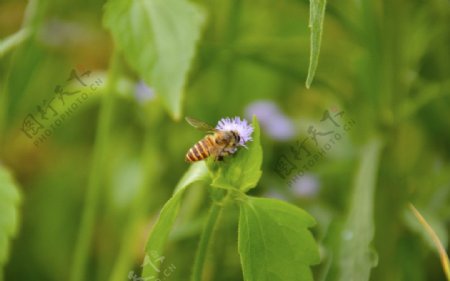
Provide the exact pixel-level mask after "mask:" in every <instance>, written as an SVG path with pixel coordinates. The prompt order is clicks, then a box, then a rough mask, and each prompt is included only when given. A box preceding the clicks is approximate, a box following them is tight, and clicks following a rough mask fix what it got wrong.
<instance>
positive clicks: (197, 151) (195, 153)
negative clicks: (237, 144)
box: [185, 136, 214, 163]
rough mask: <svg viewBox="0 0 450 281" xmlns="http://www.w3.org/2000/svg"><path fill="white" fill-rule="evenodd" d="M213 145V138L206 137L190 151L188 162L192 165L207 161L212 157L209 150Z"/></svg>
mask: <svg viewBox="0 0 450 281" xmlns="http://www.w3.org/2000/svg"><path fill="white" fill-rule="evenodd" d="M213 145H214V140H212V139H211V136H206V137H205V138H203V139H202V140H200V141H199V142H197V143H196V144H195V145H194V146H193V147H191V148H190V149H189V151H188V153H186V157H185V160H186V162H189V163H191V162H196V161H200V160H203V159H206V158H207V157H208V156H209V155H210V151H209V149H208V148H209V147H212V146H213Z"/></svg>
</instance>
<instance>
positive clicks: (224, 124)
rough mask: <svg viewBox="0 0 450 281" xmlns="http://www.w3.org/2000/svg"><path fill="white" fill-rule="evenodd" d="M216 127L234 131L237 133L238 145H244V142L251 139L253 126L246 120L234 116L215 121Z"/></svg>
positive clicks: (221, 129)
mask: <svg viewBox="0 0 450 281" xmlns="http://www.w3.org/2000/svg"><path fill="white" fill-rule="evenodd" d="M216 129H217V130H219V131H236V132H237V133H238V134H239V137H240V141H239V145H240V146H245V143H246V142H248V141H251V140H252V137H251V135H252V133H253V127H252V125H250V124H249V123H248V122H247V120H245V119H242V120H241V118H239V117H234V118H228V117H227V118H222V119H220V120H219V122H218V123H217V126H216Z"/></svg>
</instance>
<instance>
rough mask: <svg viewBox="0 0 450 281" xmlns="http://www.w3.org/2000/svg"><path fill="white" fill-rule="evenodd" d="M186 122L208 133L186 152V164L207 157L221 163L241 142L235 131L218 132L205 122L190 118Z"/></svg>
mask: <svg viewBox="0 0 450 281" xmlns="http://www.w3.org/2000/svg"><path fill="white" fill-rule="evenodd" d="M186 121H187V122H188V123H189V124H190V125H191V126H193V127H194V128H196V129H199V130H203V131H207V132H209V133H210V134H208V135H206V136H205V137H204V138H203V139H201V140H200V141H199V142H197V143H196V144H195V145H194V146H192V147H191V148H190V149H189V150H188V152H187V153H186V157H185V158H184V159H185V161H186V162H188V163H193V162H196V161H200V160H203V159H206V158H208V157H209V156H212V157H214V160H215V161H222V160H223V158H224V157H225V156H228V155H231V154H233V153H235V152H236V151H237V149H238V145H239V142H240V141H241V137H240V136H239V133H238V132H237V131H234V130H229V131H222V130H218V129H215V128H213V127H212V126H210V125H208V124H206V123H205V122H202V121H199V120H196V119H194V118H190V117H186Z"/></svg>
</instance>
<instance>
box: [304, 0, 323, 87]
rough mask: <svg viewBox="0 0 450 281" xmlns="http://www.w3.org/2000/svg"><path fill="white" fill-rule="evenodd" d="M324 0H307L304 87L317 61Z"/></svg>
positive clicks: (307, 84) (312, 74) (320, 40)
mask: <svg viewBox="0 0 450 281" xmlns="http://www.w3.org/2000/svg"><path fill="white" fill-rule="evenodd" d="M326 3H327V1H326V0H309V28H311V50H310V56H309V68H308V77H307V78H306V88H308V89H309V87H310V86H311V83H312V81H313V79H314V75H315V74H316V69H317V64H318V63H319V54H320V44H321V42H322V32H323V20H324V18H325V7H326Z"/></svg>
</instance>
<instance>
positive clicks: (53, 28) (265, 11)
mask: <svg viewBox="0 0 450 281" xmlns="http://www.w3.org/2000/svg"><path fill="white" fill-rule="evenodd" d="M197 2H198V4H199V5H200V6H201V7H203V9H204V12H205V13H206V15H207V21H206V22H205V24H204V27H203V31H202V36H201V39H200V41H199V42H198V44H197V47H196V55H195V57H194V60H193V61H192V63H191V69H190V71H189V73H188V76H187V83H186V86H185V94H184V97H183V99H182V109H183V114H182V116H183V117H184V116H192V117H195V118H197V119H200V120H204V121H206V122H208V123H210V124H216V122H217V121H218V120H219V119H220V118H222V117H226V116H242V117H245V118H247V119H249V118H251V116H252V115H253V114H255V115H256V116H257V117H258V119H259V122H260V124H261V128H262V140H261V141H262V145H263V153H264V162H263V168H262V170H263V176H262V179H261V181H260V184H259V186H258V188H256V189H255V190H254V191H252V192H253V193H254V194H255V195H258V196H265V197H277V198H281V199H283V200H286V201H289V202H291V203H293V204H296V205H298V206H300V207H302V208H304V209H305V210H307V211H308V212H309V213H311V214H312V215H313V216H314V217H315V218H316V220H317V226H316V227H315V228H314V229H313V232H314V235H315V237H316V239H317V241H318V243H319V245H320V250H321V256H322V262H321V263H320V264H319V265H317V266H315V267H314V268H313V270H314V274H315V277H316V280H352V279H349V278H350V277H351V275H348V274H349V272H352V270H357V271H358V270H361V271H363V270H367V269H368V270H370V268H372V267H373V268H372V271H371V274H370V280H383V281H390V280H408V281H416V280H417V281H420V280H427V281H429V280H445V275H444V272H443V269H442V266H441V263H440V260H439V257H438V255H437V254H436V251H435V246H434V244H433V243H432V242H431V240H430V239H429V238H428V236H427V234H426V233H425V232H424V230H423V227H421V226H420V225H419V224H418V223H417V221H416V219H415V218H414V217H413V215H412V213H411V212H410V210H409V209H408V203H409V202H411V203H413V204H414V205H415V206H416V207H417V208H418V209H419V210H420V211H421V213H422V214H423V215H424V216H425V218H426V219H427V221H428V222H429V223H430V224H431V226H432V227H433V229H434V230H435V231H436V232H437V234H438V236H439V238H440V239H441V241H442V243H443V244H444V246H445V247H446V249H448V238H449V236H448V233H449V229H450V118H449V117H450V115H449V110H450V3H449V2H448V1H446V0H430V1H419V0H413V1H404V0H397V1H389V0H382V1H349V0H347V1H339V2H333V1H331V2H329V3H328V5H327V10H326V16H325V22H324V34H323V41H322V48H321V53H320V60H319V66H318V69H317V72H316V77H315V80H314V82H313V84H312V86H311V88H310V89H306V88H305V86H304V85H305V79H306V76H307V70H308V63H309V52H310V34H309V32H310V30H309V28H308V18H309V2H308V1H303V0H282V1H269V0H261V1H239V0H230V1H197ZM104 4H105V2H104V1H61V2H58V1H52V2H50V1H31V2H30V3H28V2H26V1H20V0H16V1H9V0H2V2H1V3H0V38H7V37H8V36H11V35H13V34H15V33H16V32H22V33H21V34H19V39H18V40H15V41H13V42H15V43H13V44H12V46H9V47H5V46H6V44H5V42H6V41H2V42H1V44H0V46H1V51H0V89H1V95H0V102H1V103H0V165H1V166H3V167H4V168H7V169H8V170H10V171H11V173H12V174H13V175H14V178H15V179H16V182H17V184H18V186H19V189H20V195H21V196H20V197H21V202H20V205H19V207H18V217H19V223H18V228H17V233H16V235H15V238H13V239H12V240H11V242H10V247H9V259H8V261H7V262H6V264H5V268H4V280H8V281H9V280H68V279H69V277H68V276H69V275H71V274H73V268H74V267H75V265H74V263H75V262H74V260H75V256H76V255H77V254H76V251H77V250H76V249H77V247H79V243H80V240H79V235H80V233H81V232H83V226H81V222H82V217H83V213H85V212H86V210H90V211H91V212H92V214H93V216H92V218H93V221H91V222H92V224H93V229H92V233H90V235H87V237H88V238H89V239H88V241H85V242H86V243H87V245H88V252H87V257H88V260H87V263H86V265H87V270H86V274H85V276H84V277H83V278H82V280H133V278H132V277H133V272H136V273H138V272H139V269H140V264H141V263H142V260H143V255H144V254H143V250H144V246H145V242H146V239H147V237H148V233H149V231H150V229H151V226H152V224H153V223H154V222H155V219H156V218H157V216H158V213H159V210H160V208H161V207H162V205H163V204H164V202H165V201H166V200H167V199H168V198H169V197H170V195H171V193H172V191H173V188H174V187H175V185H176V183H177V181H178V179H179V178H180V177H181V176H182V175H183V173H184V172H185V171H186V170H187V168H188V164H187V163H185V162H184V161H183V159H184V154H185V153H186V151H187V150H188V149H189V148H190V146H191V145H193V144H194V143H195V142H196V141H198V140H199V139H200V138H201V137H203V134H202V133H201V132H199V131H196V130H195V129H193V128H192V127H190V126H189V125H188V124H187V123H186V122H184V121H183V120H182V119H181V120H173V119H172V118H171V117H170V115H169V114H168V113H167V111H166V110H165V109H164V107H163V106H162V103H161V100H160V97H159V96H158V95H157V94H156V95H155V93H154V90H153V88H152V85H148V84H146V83H144V82H143V79H142V77H140V76H139V74H138V73H137V72H135V71H133V68H132V67H130V65H128V64H127V62H126V60H125V59H124V58H123V56H122V54H120V53H119V55H118V58H117V60H116V61H115V62H114V61H113V62H111V61H112V60H111V57H112V56H113V53H114V44H113V40H112V38H111V34H110V32H109V31H108V30H106V29H105V28H104V27H103V25H102V16H103V12H104V10H103V6H104ZM20 30H22V31H20ZM144 36H145V35H144ZM16 39H17V38H16ZM141 51H142V52H146V51H147V50H146V49H142V50H141ZM123 52H127V50H123ZM112 63H116V64H117V65H116V66H115V68H116V69H118V71H117V73H115V76H112V75H111V74H108V71H109V70H110V69H111V64H112ZM72 71H75V73H77V74H78V75H80V81H78V80H77V79H72V80H71V81H68V78H69V77H71V74H73V72H72ZM82 74H85V75H84V76H82ZM108 77H109V78H111V77H113V78H114V79H115V80H116V82H115V83H110V84H108V83H107V82H108V79H109V78H108ZM58 85H60V86H64V87H65V88H64V89H66V91H67V92H65V94H64V95H63V96H58V93H57V88H58ZM92 85H95V86H94V87H93V86H92ZM108 85H109V86H108ZM111 85H112V86H111ZM77 91H79V92H77ZM82 94H84V96H82ZM105 95H106V96H107V97H106V98H105ZM77 98H78V99H81V102H80V101H79V100H78V101H77ZM62 99H64V104H63V103H62ZM51 101H52V102H54V108H53V109H54V111H52V110H50V111H47V112H46V114H45V116H46V117H47V118H48V119H47V120H45V121H43V122H42V123H41V126H42V128H41V130H40V131H39V133H38V134H37V135H36V136H34V135H33V137H29V136H27V135H26V134H25V133H24V131H23V129H24V125H25V124H30V123H26V121H27V120H28V121H29V120H30V119H27V118H30V114H31V115H33V116H35V118H39V116H41V115H40V113H39V107H41V109H42V108H43V107H45V103H49V102H51ZM56 104H58V105H57V106H56ZM74 104H76V105H77V106H74ZM47 105H48V104H47ZM75 107H76V108H75ZM54 112H58V114H60V113H62V112H66V117H65V118H64V120H62V119H60V120H61V121H60V122H58V123H57V124H58V125H56V123H54V124H55V125H54V127H51V125H50V124H53V121H54V120H56V119H57V118H60V117H55V116H56V115H57V114H55V113H54ZM67 112H70V113H67ZM326 113H329V114H330V115H331V116H333V118H335V119H334V121H335V122H336V123H333V122H331V121H330V120H328V121H322V120H323V117H324V114H326ZM339 113H341V114H340V115H339ZM337 114H338V115H337ZM58 116H60V115H58ZM41 117H42V116H41ZM35 121H36V120H34V121H33V120H32V121H31V122H35ZM24 122H25V123H24ZM346 124H347V125H348V126H347V128H348V130H346V129H344V125H346ZM337 125H338V126H337ZM27 128H28V127H27ZM34 128H35V129H36V128H39V126H38V127H34ZM310 128H313V129H316V130H317V132H319V133H322V135H318V136H317V140H318V143H317V145H316V144H315V142H314V140H313V139H312V135H311V129H310ZM46 130H48V131H49V132H46ZM331 131H332V132H333V133H332V134H331V133H330V134H328V135H327V133H329V132H331ZM42 133H43V134H44V135H45V134H47V136H45V137H41V138H40V139H39V136H42ZM336 133H339V134H340V136H342V138H340V139H339V140H336V141H335V142H334V143H332V144H330V143H329V139H330V137H332V136H335V134H336ZM304 140H307V141H306V143H305V146H304V147H303V151H302V152H301V153H302V154H301V156H299V152H298V151H299V148H300V147H301V146H300V145H299V144H300V143H302V141H304ZM327 144H329V146H327V147H326V145H327ZM327 148H328V149H327ZM324 149H326V152H325V153H322V154H320V152H321V151H323V150H324ZM306 151H308V153H310V154H311V155H319V154H320V155H321V156H320V157H316V158H311V157H307V155H308V154H307V152H306ZM305 153H306V154H305ZM312 159H314V161H313V160H312ZM286 160H287V161H289V162H287V163H288V164H287V165H288V167H290V168H289V169H288V170H290V171H289V172H287V171H286V166H282V164H283V161H284V164H286ZM311 161H313V162H311ZM310 163H313V164H310ZM289 165H291V166H289ZM305 165H306V168H302V167H305ZM283 167H284V168H283ZM302 171H303V172H302ZM300 172H302V173H301V174H299V173H300ZM93 186H95V187H96V188H94V189H92V187H93ZM0 200H2V198H0ZM183 202H184V203H183V206H182V212H181V217H180V218H179V220H178V222H177V227H176V229H175V230H174V232H173V233H172V235H171V238H170V241H169V247H168V249H167V253H164V256H166V257H167V261H165V262H167V264H173V265H174V266H175V267H176V269H175V270H174V271H173V272H171V273H170V275H169V276H166V279H165V280H187V279H188V278H189V276H190V270H191V267H192V261H193V257H194V255H195V250H196V246H197V243H198V238H199V234H200V231H201V229H202V225H203V222H204V218H205V214H206V210H207V207H208V204H209V200H208V190H207V189H205V188H203V189H191V190H190V191H189V192H188V194H187V195H186V197H185V198H184V201H183ZM89 206H91V207H92V206H94V207H92V208H91V207H89ZM90 211H88V212H90ZM5 214H6V213H4V212H2V213H0V221H2V216H5ZM236 216H237V209H235V208H229V210H228V209H227V212H226V215H224V217H223V218H222V221H221V223H220V226H219V228H218V229H217V232H216V233H219V234H218V235H216V238H215V243H214V248H213V251H212V253H211V254H210V255H209V257H208V267H207V280H242V272H241V269H240V262H239V256H238V253H237V244H236V242H237V240H236V231H237V225H236ZM5 219H6V218H5ZM88 224H89V223H88ZM80 229H81V231H80ZM372 232H373V237H372ZM85 234H86V233H85ZM88 234H89V233H88ZM5 241H6V240H5ZM5 243H6V242H5ZM5 243H0V247H3V248H4V249H6V244H5ZM4 249H2V250H4ZM361 255H362V256H361ZM169 257H170V258H169ZM286 258H289V257H286ZM358 260H360V261H362V262H361V263H360V264H359V265H358V266H357V268H356V269H355V268H353V269H351V264H355V263H356V264H357V261H358ZM71 272H72V273H71ZM130 273H131V274H130ZM72 276H73V275H72ZM0 279H1V278H0ZM161 280H162V279H161ZM356 281H359V280H356Z"/></svg>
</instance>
